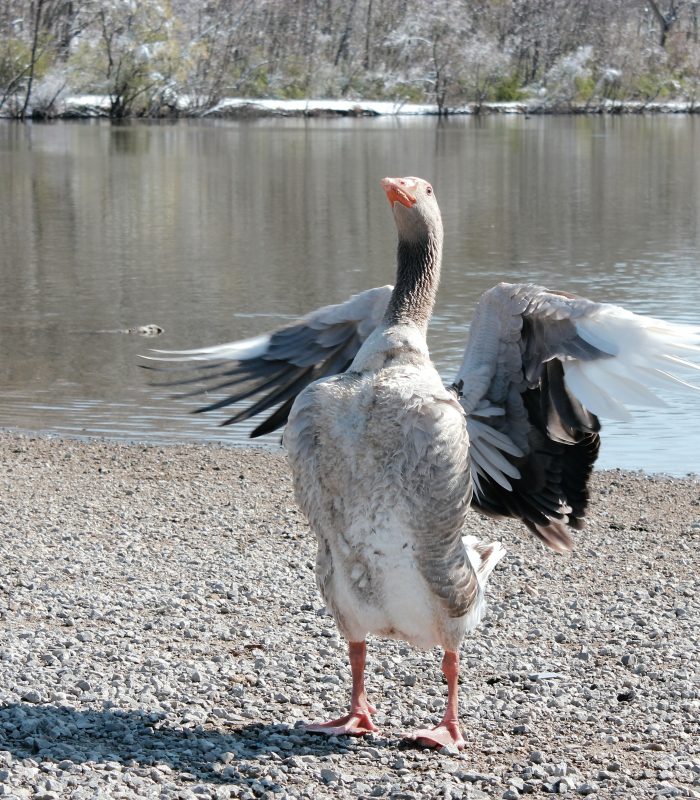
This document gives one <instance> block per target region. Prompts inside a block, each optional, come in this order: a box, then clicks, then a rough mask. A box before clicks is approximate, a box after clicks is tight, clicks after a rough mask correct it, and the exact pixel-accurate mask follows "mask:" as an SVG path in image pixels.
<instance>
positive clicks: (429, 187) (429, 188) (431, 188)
mask: <svg viewBox="0 0 700 800" xmlns="http://www.w3.org/2000/svg"><path fill="white" fill-rule="evenodd" d="M425 193H426V194H432V193H433V187H432V186H428V187H427V188H426V190H425Z"/></svg>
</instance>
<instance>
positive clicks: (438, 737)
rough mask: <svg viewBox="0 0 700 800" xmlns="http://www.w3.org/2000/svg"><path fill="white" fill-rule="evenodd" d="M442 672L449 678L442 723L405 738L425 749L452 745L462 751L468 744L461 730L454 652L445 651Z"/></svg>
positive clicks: (456, 660) (456, 661)
mask: <svg viewBox="0 0 700 800" xmlns="http://www.w3.org/2000/svg"><path fill="white" fill-rule="evenodd" d="M442 671H443V673H444V675H445V678H447V708H446V709H445V714H444V716H443V718H442V722H441V723H440V724H439V725H436V726H435V727H434V728H421V729H420V730H418V731H415V732H414V733H412V734H410V735H409V736H406V737H405V738H406V739H410V740H411V741H413V742H416V743H417V744H420V745H422V746H423V747H445V746H446V745H452V746H454V747H457V748H458V749H459V750H461V749H462V748H463V747H464V745H465V744H466V742H465V741H464V738H463V736H462V731H461V730H460V728H459V709H458V698H457V694H458V691H459V655H458V654H457V653H456V652H455V651H454V650H445V655H444V656H443V659H442Z"/></svg>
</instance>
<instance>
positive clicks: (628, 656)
mask: <svg viewBox="0 0 700 800" xmlns="http://www.w3.org/2000/svg"><path fill="white" fill-rule="evenodd" d="M620 660H621V661H622V664H623V665H624V666H625V667H633V666H634V665H635V664H636V663H637V656H635V655H634V654H633V653H625V654H624V655H623V656H622V658H621V659H620Z"/></svg>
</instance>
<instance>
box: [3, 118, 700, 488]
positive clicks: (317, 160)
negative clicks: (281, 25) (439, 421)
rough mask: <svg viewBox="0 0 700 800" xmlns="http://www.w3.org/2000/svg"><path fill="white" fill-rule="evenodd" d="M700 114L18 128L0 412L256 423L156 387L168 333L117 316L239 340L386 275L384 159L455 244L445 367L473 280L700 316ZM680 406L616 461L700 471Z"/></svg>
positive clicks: (435, 336) (92, 422)
mask: <svg viewBox="0 0 700 800" xmlns="http://www.w3.org/2000/svg"><path fill="white" fill-rule="evenodd" d="M699 125H700V121H699V120H697V119H695V118H693V117H676V116H671V117H643V118H634V119H630V118H616V117H609V118H599V117H570V118H569V117H565V118H561V119H542V118H531V119H525V118H524V117H498V118H485V119H479V120H476V119H465V120H457V121H449V122H447V123H444V122H443V123H440V124H437V123H436V122H435V121H434V120H420V119H419V120H382V119H379V120H339V121H325V120H313V121H304V120H280V121H251V122H245V123H240V124H233V123H206V124H205V123H191V122H186V123H178V124H167V125H153V124H149V125H139V124H136V125H134V124H128V125H122V126H110V125H105V124H95V123H90V124H80V123H74V124H69V123H62V124H56V125H49V126H19V125H14V124H4V125H2V126H0V278H1V279H2V286H3V291H2V293H0V346H2V352H3V358H2V360H1V361H0V380H2V385H3V387H4V393H3V397H2V399H1V400H0V425H3V426H15V427H20V428H23V427H24V428H30V429H43V430H60V431H64V432H65V431H71V432H78V433H85V434H96V433H100V434H104V435H110V436H119V437H128V438H139V439H145V438H155V439H158V438H161V439H163V438H202V437H210V438H216V437H220V438H223V439H225V440H227V441H231V440H232V439H233V440H235V441H240V440H241V439H240V435H239V436H236V435H235V434H234V433H233V432H231V431H228V430H227V431H224V432H221V431H219V430H217V429H216V428H215V427H214V426H213V425H212V422H211V421H210V420H207V419H203V420H200V419H197V418H192V417H190V416H188V415H187V413H186V411H187V409H188V406H187V405H186V404H184V403H181V404H175V405H174V404H172V403H171V402H170V401H169V400H167V399H166V398H165V397H163V393H162V392H158V391H153V390H150V389H148V388H147V387H145V386H144V380H143V374H142V373H141V372H140V371H139V370H137V369H136V367H135V355H136V353H137V352H139V351H143V349H144V348H145V347H146V346H148V345H149V344H150V342H148V341H144V340H137V339H135V338H134V337H132V336H127V335H123V334H119V333H114V332H113V331H117V330H120V329H126V328H130V327H133V326H136V325H141V324H145V323H157V324H159V325H161V326H162V327H164V328H165V330H166V334H165V335H164V336H163V337H161V338H160V339H159V340H158V346H162V347H173V348H177V347H182V346H196V345H200V344H206V343H210V342H215V341H224V340H229V339H233V338H237V337H239V336H247V335H252V334H254V333H257V332H259V331H260V330H264V329H266V328H269V327H272V326H274V325H276V324H278V323H279V322H280V321H282V320H285V319H288V318H291V317H293V316H295V315H298V314H300V313H303V312H304V311H305V310H307V309H309V308H312V307H315V306H317V305H321V304H325V303H329V302H334V301H338V300H342V299H344V298H346V297H347V296H349V295H350V294H352V293H353V292H356V291H360V290H362V289H365V288H367V287H369V286H373V285H377V284H381V283H387V282H389V281H391V280H392V277H393V276H392V272H393V259H394V246H395V242H394V231H393V224H392V222H391V218H390V213H389V210H388V207H387V205H386V201H385V199H384V197H383V193H382V191H381V189H380V188H379V185H378V179H379V178H380V177H382V176H383V175H386V174H418V175H424V176H426V177H429V178H430V179H432V180H433V182H434V183H435V185H436V188H437V192H438V197H439V199H440V203H441V207H442V209H443V215H444V220H445V228H446V235H447V242H446V252H445V271H444V279H443V285H442V288H441V292H440V296H439V299H438V306H437V308H436V314H435V319H434V324H433V326H432V329H431V334H430V344H431V348H432V350H433V353H434V356H435V359H436V361H437V362H438V364H439V365H440V367H441V368H443V370H444V373H445V375H446V377H449V376H450V374H451V371H452V370H454V369H455V368H456V366H457V363H458V361H459V358H460V354H461V350H462V348H463V344H464V336H465V332H466V329H467V325H468V321H469V318H470V316H471V310H472V308H473V305H474V303H475V301H476V298H477V297H478V296H479V294H480V293H481V292H482V291H484V290H485V289H487V288H488V287H489V286H491V285H493V283H494V282H496V281H498V280H502V279H507V280H528V281H533V282H537V283H544V284H546V285H550V286H554V287H557V288H561V289H566V290H569V291H572V292H577V293H582V294H586V295H588V296H591V297H595V298H596V299H601V300H611V301H615V302H621V303H623V304H625V305H627V306H628V307H630V308H632V309H633V310H637V311H640V312H644V313H650V314H656V315H658V316H666V317H671V318H675V319H680V320H684V321H688V322H697V320H698V311H697V309H698V307H700V286H699V284H698V281H697V277H696V276H697V274H698V245H699V244H700V242H699V239H700V220H699V213H700V212H699V211H698V209H699V208H700V205H699V203H698V199H699V198H698V187H699V186H700V160H698V159H697V157H696V153H697V152H698V145H699V144H700V141H699V140H700V133H699V131H700V127H699ZM105 331H108V332H105ZM673 402H674V406H673V411H672V412H668V414H666V413H660V412H659V411H658V410H655V411H646V412H643V414H642V417H641V422H639V423H638V424H636V425H635V426H634V428H632V427H629V426H628V427H627V428H625V427H623V426H619V425H618V426H608V430H611V431H612V435H611V436H609V437H608V438H607V440H606V443H605V447H604V449H603V458H602V463H603V464H604V465H606V466H617V465H619V466H626V467H632V468H636V467H644V468H646V469H650V470H665V471H671V472H676V473H683V472H685V471H688V470H694V471H698V472H700V446H699V445H700V423H698V421H697V420H698V413H697V412H698V401H697V399H695V398H691V399H682V398H674V400H673ZM640 431H641V432H642V433H641V435H638V434H639V432H640ZM678 432H679V433H678ZM672 437H676V438H675V439H672ZM273 441H276V439H275V440H273Z"/></svg>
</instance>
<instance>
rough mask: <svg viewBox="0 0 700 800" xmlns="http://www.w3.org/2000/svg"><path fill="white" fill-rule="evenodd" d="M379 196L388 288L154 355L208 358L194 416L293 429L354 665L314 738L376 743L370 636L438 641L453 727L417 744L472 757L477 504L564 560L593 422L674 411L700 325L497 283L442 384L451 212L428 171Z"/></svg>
mask: <svg viewBox="0 0 700 800" xmlns="http://www.w3.org/2000/svg"><path fill="white" fill-rule="evenodd" d="M382 185H383V188H384V190H385V192H386V194H387V197H388V199H389V202H390V204H391V207H392V210H393V214H394V220H395V222H396V227H397V229H398V267H397V275H396V285H395V287H393V288H392V287H391V286H383V287H379V288H375V289H370V290H369V291H366V292H363V293H362V294H359V295H356V296H355V297H353V298H351V299H350V300H348V301H346V302H345V303H341V304H339V305H333V306H327V307H324V308H321V309H318V310H316V311H313V312H311V313H310V314H308V315H307V316H306V317H304V318H303V319H301V320H300V321H299V322H297V323H295V324H292V325H289V326H286V327H284V328H281V329H279V330H277V331H275V332H273V333H270V334H266V335H263V336H259V337H256V338H254V339H249V340H244V341H241V342H233V343H231V344H226V345H218V346H214V347H208V348H203V349H198V350H189V351H178V352H167V351H156V353H157V355H156V359H157V360H158V361H160V362H161V363H160V364H159V365H158V368H163V367H165V366H182V362H202V363H201V364H198V367H199V369H198V374H197V375H196V376H195V377H194V378H190V379H187V380H186V381H179V382H177V383H179V384H182V383H188V382H197V383H198V384H199V385H198V388H197V389H196V390H195V392H193V394H194V393H197V392H200V391H205V390H228V392H229V393H227V395H226V396H225V397H224V398H223V399H222V400H220V401H217V402H215V403H212V404H210V405H208V406H206V407H205V408H203V409H200V410H201V411H208V410H212V409H216V408H221V407H224V406H228V405H231V404H234V403H238V402H240V401H245V400H251V399H252V400H253V401H254V402H252V403H250V404H248V405H245V407H243V408H242V410H240V411H239V412H238V413H237V414H236V415H235V416H233V417H231V418H230V419H229V420H227V421H226V423H224V424H230V423H235V422H238V421H241V420H243V419H248V418H251V417H253V416H255V415H257V414H263V413H264V412H266V411H269V410H270V409H275V410H274V411H273V413H272V414H271V415H270V416H269V417H267V418H266V419H264V420H263V422H262V423H261V424H260V425H259V426H258V428H256V429H255V431H254V432H253V434H252V435H253V436H256V435H261V434H262V433H267V432H269V431H271V430H274V429H276V428H278V427H280V426H281V425H283V424H285V422H287V418H288V424H287V428H286V431H285V435H284V443H285V445H286V447H287V449H288V451H289V457H290V462H291V466H292V471H293V475H294V486H295V492H296V496H297V499H298V502H299V504H300V506H301V508H302V509H303V511H304V513H305V514H306V516H307V518H308V520H309V524H310V526H311V528H312V530H313V531H314V533H315V534H316V537H317V540H318V556H317V567H316V574H317V580H318V586H319V589H320V591H321V594H322V596H323V598H324V600H325V602H326V604H327V606H328V608H329V610H330V611H331V612H332V614H333V616H334V618H335V621H336V624H337V625H338V628H339V629H340V631H341V633H342V634H343V636H344V637H345V638H346V640H347V641H348V643H349V653H350V664H351V670H352V696H351V704H350V710H349V712H348V713H347V714H346V715H345V716H342V717H341V718H339V719H335V720H332V721H330V722H324V723H317V724H312V725H308V726H307V729H308V730H310V731H314V732H322V733H328V734H363V733H366V732H369V731H373V730H375V726H374V724H373V722H372V718H371V715H372V713H373V712H374V708H373V707H372V706H371V705H370V704H369V702H368V700H367V697H366V694H365V688H364V665H365V639H366V636H367V634H368V633H372V634H375V635H378V636H387V637H392V638H400V639H403V640H406V641H407V642H409V643H411V644H413V645H415V646H416V647H420V648H428V647H433V646H440V647H442V648H443V650H444V658H443V663H442V666H443V671H444V674H445V677H446V679H447V685H448V698H447V707H446V710H445V714H444V717H443V719H442V721H441V722H440V723H439V724H438V725H437V726H435V727H434V728H425V729H421V730H419V731H416V732H414V733H412V734H411V735H410V736H409V737H408V738H411V739H413V740H416V741H418V742H419V743H421V744H424V745H432V746H443V745H456V746H457V747H459V748H461V747H463V746H464V739H463V737H462V733H461V730H460V726H459V722H458V711H457V691H458V690H457V684H458V671H459V657H458V649H459V646H460V642H461V640H462V638H463V637H464V635H465V633H466V632H467V631H469V630H471V629H472V628H473V627H474V626H475V625H476V624H477V623H478V622H479V618H480V616H481V613H482V609H483V601H484V587H485V584H486V580H487V578H488V577H489V575H490V573H491V571H492V570H493V568H494V566H495V565H496V563H497V562H498V560H499V559H500V558H501V557H502V556H503V554H504V550H503V548H502V546H501V545H500V543H498V542H493V543H491V544H483V543H481V542H479V541H478V540H476V539H475V538H473V537H468V538H466V539H463V538H462V537H461V529H462V524H463V521H464V518H465V515H466V514H467V513H468V510H469V507H470V505H471V506H474V507H475V508H477V509H479V510H480V511H482V512H485V513H487V514H490V515H495V516H512V517H517V518H519V519H521V520H522V521H523V522H524V523H525V525H526V526H527V527H528V528H529V529H530V530H531V531H532V532H533V533H534V534H535V535H537V536H538V537H539V538H540V539H541V540H542V541H543V542H544V543H545V544H546V545H548V546H549V547H550V548H552V549H554V550H557V551H565V550H568V549H570V547H571V538H570V535H569V533H568V531H567V528H579V527H581V525H582V521H583V517H584V513H585V510H586V505H587V501H588V491H587V482H588V478H589V476H590V473H591V470H592V467H593V463H594V461H595V459H596V456H597V453H598V447H599V434H598V431H599V429H600V425H599V422H598V416H599V415H600V416H608V417H613V418H625V417H627V415H628V412H627V410H626V408H625V404H642V405H659V404H662V401H661V400H660V399H659V398H658V397H657V396H656V395H655V394H654V393H653V391H652V390H651V389H650V388H649V387H650V386H656V385H660V384H664V383H676V384H680V385H682V386H688V384H686V383H684V382H683V381H682V380H680V379H679V378H677V377H675V376H674V375H672V374H671V373H670V372H669V370H671V369H673V368H674V367H678V366H681V367H690V368H694V369H698V368H700V367H698V366H697V365H695V364H693V363H689V362H688V361H686V359H685V358H684V356H685V355H686V354H688V353H694V354H698V353H700V347H699V346H698V345H699V344H700V328H696V327H691V326H684V325H676V324H672V323H667V322H663V321H661V320H656V319H651V318H648V317H643V316H639V315H636V314H633V313H631V312H628V311H626V310H624V309H622V308H620V307H618V306H614V305H608V304H599V303H593V302H590V301H588V300H585V299H581V298H575V297H572V296H570V295H566V294H562V293H555V292H550V291H547V290H546V289H544V288H542V287H539V286H531V285H523V284H499V285H498V286H496V287H494V288H493V289H491V290H489V291H488V292H486V293H485V294H484V295H483V296H482V297H481V299H480V301H479V303H478V305H477V309H476V313H475V316H474V319H473V322H472V325H471V330H470V335H469V341H468V343H467V347H466V350H465V354H464V359H463V362H462V365H461V367H460V369H459V372H458V375H457V376H456V378H455V381H454V383H453V384H452V387H451V388H450V389H446V388H445V387H444V385H443V382H442V380H441V379H440V377H439V375H438V373H437V372H436V370H435V368H434V367H433V365H432V363H431V361H430V357H429V354H428V348H427V345H426V330H427V326H428V321H429V319H430V315H431V311H432V308H433V303H434V299H435V294H436V291H437V287H438V281H439V276H440V263H441V256H442V239H443V231H442V222H441V217H440V211H439V208H438V204H437V201H436V199H435V195H434V192H433V189H432V187H431V186H430V184H429V183H427V182H426V181H424V180H422V179H420V178H413V177H408V178H385V179H384V180H383V181H382ZM165 361H168V362H173V363H172V364H167V365H166V364H164V363H163V362H165ZM202 379H205V380H204V384H205V385H204V388H202V386H201V382H202ZM170 385H175V384H174V383H171V384H170ZM691 388H692V387H691Z"/></svg>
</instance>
